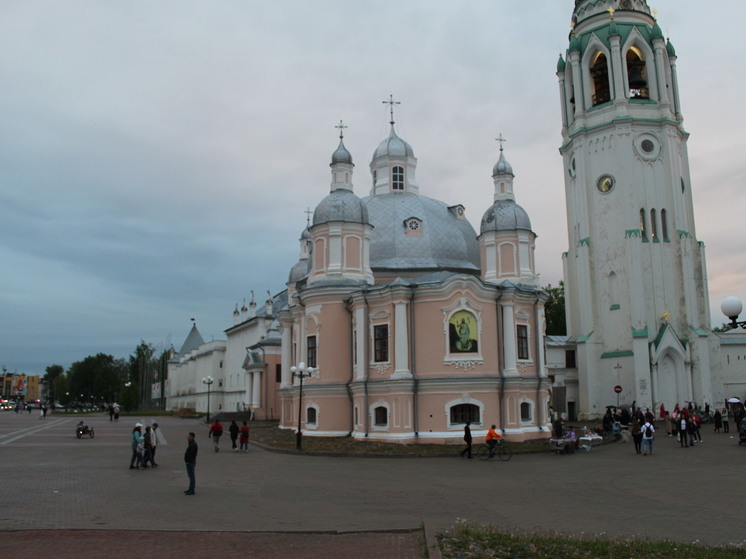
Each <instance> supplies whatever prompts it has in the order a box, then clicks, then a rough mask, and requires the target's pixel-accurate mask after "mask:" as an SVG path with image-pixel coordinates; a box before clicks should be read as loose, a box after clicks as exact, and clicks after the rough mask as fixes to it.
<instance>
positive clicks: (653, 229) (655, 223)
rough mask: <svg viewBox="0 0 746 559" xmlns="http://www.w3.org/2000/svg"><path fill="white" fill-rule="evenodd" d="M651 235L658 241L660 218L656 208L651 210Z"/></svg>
mask: <svg viewBox="0 0 746 559" xmlns="http://www.w3.org/2000/svg"><path fill="white" fill-rule="evenodd" d="M650 237H651V238H652V239H653V241H655V242H657V241H659V240H660V239H658V220H657V214H656V213H655V210H650Z"/></svg>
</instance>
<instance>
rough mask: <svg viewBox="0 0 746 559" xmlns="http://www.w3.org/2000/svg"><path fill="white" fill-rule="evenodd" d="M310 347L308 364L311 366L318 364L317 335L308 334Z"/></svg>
mask: <svg viewBox="0 0 746 559" xmlns="http://www.w3.org/2000/svg"><path fill="white" fill-rule="evenodd" d="M307 339H308V347H307V354H306V364H307V365H308V366H309V367H315V366H316V336H308V338H307Z"/></svg>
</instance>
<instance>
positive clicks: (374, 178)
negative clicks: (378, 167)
mask: <svg viewBox="0 0 746 559" xmlns="http://www.w3.org/2000/svg"><path fill="white" fill-rule="evenodd" d="M376 179H378V171H373V186H375V185H376Z"/></svg>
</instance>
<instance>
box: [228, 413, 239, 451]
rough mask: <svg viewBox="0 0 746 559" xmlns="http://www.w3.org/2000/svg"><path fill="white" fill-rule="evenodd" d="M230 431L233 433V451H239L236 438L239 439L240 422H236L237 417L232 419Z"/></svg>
mask: <svg viewBox="0 0 746 559" xmlns="http://www.w3.org/2000/svg"><path fill="white" fill-rule="evenodd" d="M228 432H229V433H230V435H231V448H232V449H233V452H238V445H236V440H237V439H238V423H236V420H235V419H234V420H233V421H231V426H230V427H228Z"/></svg>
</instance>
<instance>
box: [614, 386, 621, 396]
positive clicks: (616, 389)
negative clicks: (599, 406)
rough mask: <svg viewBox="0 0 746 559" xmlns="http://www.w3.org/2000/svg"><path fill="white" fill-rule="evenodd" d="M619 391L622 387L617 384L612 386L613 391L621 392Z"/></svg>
mask: <svg viewBox="0 0 746 559" xmlns="http://www.w3.org/2000/svg"><path fill="white" fill-rule="evenodd" d="M621 391H622V387H621V386H619V385H618V384H617V385H616V386H615V387H614V392H616V393H617V394H619V393H621Z"/></svg>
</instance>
